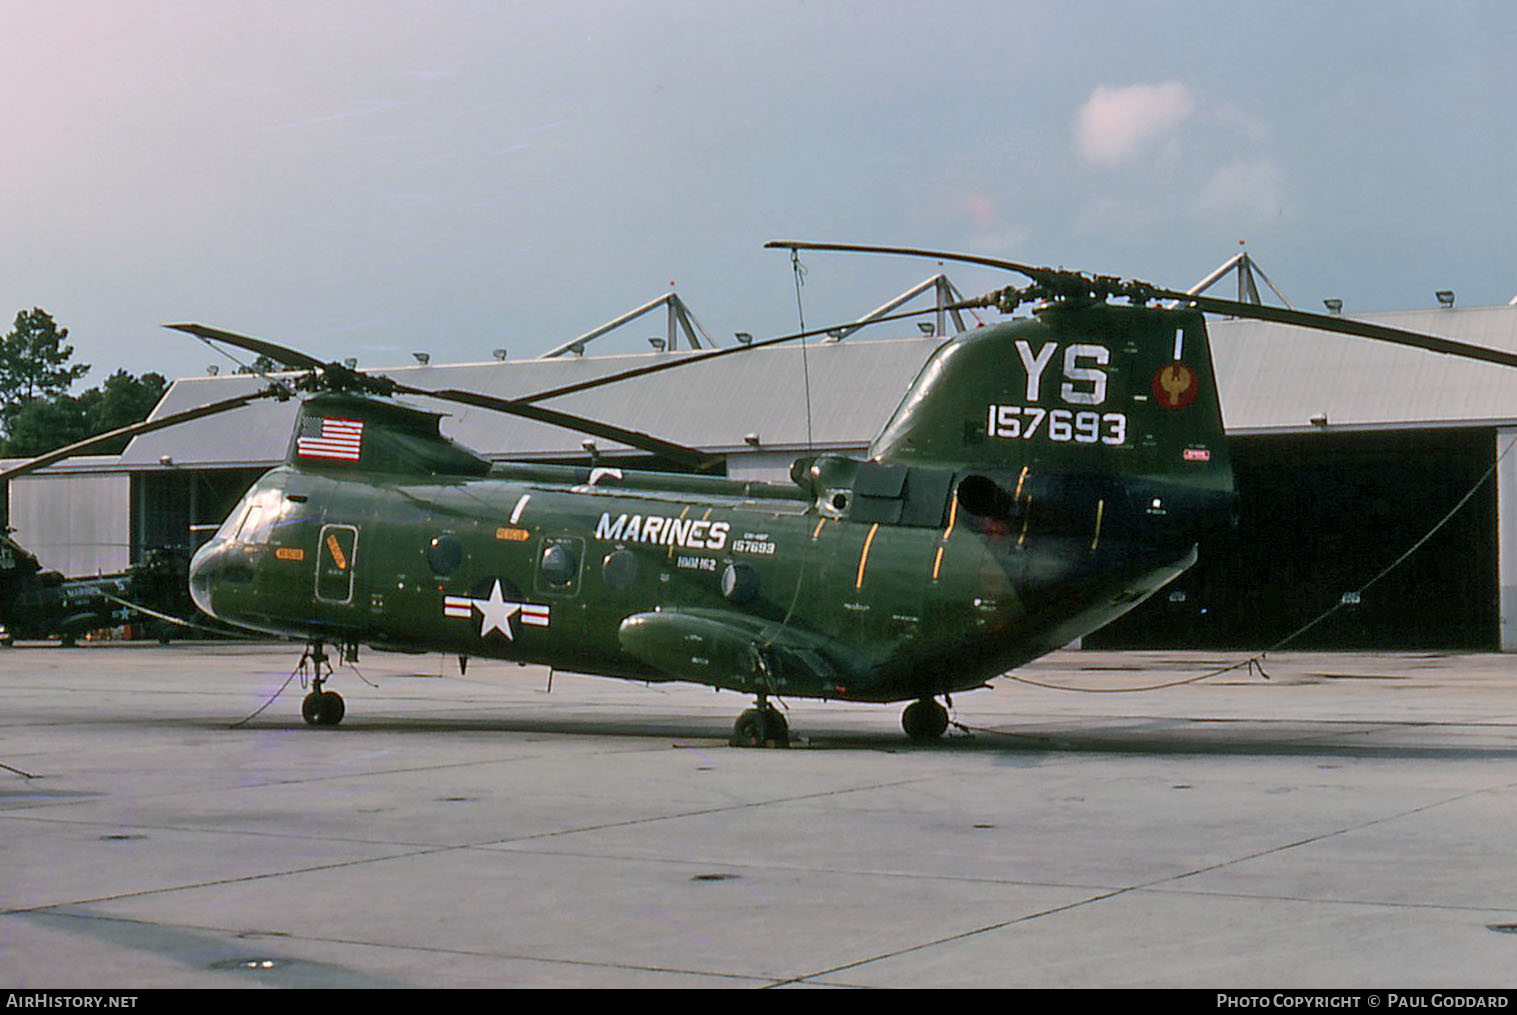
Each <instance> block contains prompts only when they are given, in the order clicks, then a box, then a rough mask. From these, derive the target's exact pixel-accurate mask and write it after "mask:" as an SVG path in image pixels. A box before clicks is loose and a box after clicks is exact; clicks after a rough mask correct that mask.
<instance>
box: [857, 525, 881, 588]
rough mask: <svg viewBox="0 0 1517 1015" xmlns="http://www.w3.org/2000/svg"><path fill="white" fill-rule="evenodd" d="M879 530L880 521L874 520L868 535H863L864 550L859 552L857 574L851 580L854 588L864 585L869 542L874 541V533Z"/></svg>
mask: <svg viewBox="0 0 1517 1015" xmlns="http://www.w3.org/2000/svg"><path fill="white" fill-rule="evenodd" d="M879 530H880V523H879V522H875V523H874V524H873V525H871V526H869V535H867V536H865V537H864V552H862V553H860V554H859V576H858V578H856V579H855V580H854V582H853V587H854V588H855V589H861V588H863V587H864V566H865V565H866V564H868V563H869V544H871V543H873V542H874V534H875V533H876V532H878V531H879Z"/></svg>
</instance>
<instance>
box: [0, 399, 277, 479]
mask: <svg viewBox="0 0 1517 1015" xmlns="http://www.w3.org/2000/svg"><path fill="white" fill-rule="evenodd" d="M270 396H271V392H270V390H269V389H267V388H265V389H263V390H261V391H255V392H253V393H251V394H247V395H237V396H235V397H233V398H224V399H222V400H221V401H219V402H211V403H209V404H206V405H202V406H198V407H197V408H194V409H186V410H185V411H183V412H175V413H171V414H170V415H167V416H163V417H161V418H159V419H152V420H145V421H143V422H141V423H133V424H132V425H130V426H123V427H118V428H117V429H115V430H111V431H109V432H108V433H102V434H96V435H95V436H93V437H88V438H86V439H84V440H82V441H77V442H75V443H73V444H70V445H69V446H68V447H64V448H59V449H58V450H56V451H49V452H48V453H47V454H45V455H41V456H39V457H37V458H33V459H30V460H28V461H25V462H22V463H21V464H20V465H13V466H11V467H10V468H9V469H5V470H3V471H0V483H3V482H5V481H6V480H8V479H15V478H16V477H17V476H24V475H26V474H27V473H28V472H35V471H36V470H37V469H42V468H46V467H47V466H49V465H52V464H53V463H54V462H61V461H63V459H65V458H72V457H73V456H74V455H79V454H83V453H84V452H86V451H88V450H90V449H91V448H95V447H99V446H100V445H102V444H107V443H109V442H111V441H114V440H118V439H120V438H122V437H135V436H136V435H137V434H141V433H150V432H152V431H154V430H162V429H164V428H166V427H171V426H177V425H178V424H180V423H188V422H189V421H190V420H192V419H201V418H203V417H205V416H214V415H216V414H217V413H219V412H227V411H229V410H231V409H240V408H242V407H243V406H244V405H247V404H248V403H249V402H254V401H257V400H258V399H260V398H268V397H270Z"/></svg>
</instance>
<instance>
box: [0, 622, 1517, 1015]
mask: <svg viewBox="0 0 1517 1015" xmlns="http://www.w3.org/2000/svg"><path fill="white" fill-rule="evenodd" d="M298 654H299V649H298V647H294V646H286V645H257V646H251V645H234V644H176V645H173V646H170V647H167V648H160V647H157V646H143V645H128V644H101V645H86V646H81V647H79V648H76V649H62V648H57V647H46V646H40V645H39V646H22V647H18V648H15V649H9V650H0V689H3V695H4V698H3V706H0V765H4V766H5V767H4V768H3V769H0V893H3V896H0V984H3V986H4V987H7V988H71V987H72V988H97V989H106V990H116V991H130V990H131V989H134V988H151V987H259V986H267V987H412V986H415V987H481V986H482V987H529V986H530V987H546V986H557V987H686V986H688V987H768V986H792V985H794V986H813V987H987V986H988V987H1204V988H1266V989H1278V988H1288V987H1294V988H1307V987H1319V988H1331V987H1339V988H1355V987H1364V988H1375V987H1378V988H1387V989H1391V988H1413V987H1429V988H1438V987H1496V988H1512V987H1514V986H1517V659H1513V658H1511V657H1503V656H1496V655H1487V656H1480V655H1452V656H1442V655H1392V656H1385V655H1327V654H1283V655H1280V656H1278V657H1271V658H1270V659H1269V660H1268V661H1267V662H1266V669H1267V671H1268V673H1269V676H1270V678H1271V679H1268V680H1266V679H1263V677H1261V676H1260V675H1259V674H1257V673H1250V672H1249V671H1247V670H1236V671H1233V672H1229V673H1226V674H1224V675H1221V676H1217V677H1212V678H1210V679H1204V680H1199V681H1198V682H1191V683H1183V684H1179V685H1177V686H1171V687H1168V688H1162V689H1154V690H1146V691H1141V692H1137V691H1135V692H1133V693H1119V692H1125V691H1127V690H1129V689H1133V688H1140V687H1152V686H1153V685H1159V684H1165V683H1170V682H1173V681H1183V680H1192V681H1195V680H1196V678H1200V677H1203V676H1205V675H1206V674H1208V673H1211V672H1213V671H1214V670H1215V669H1217V668H1218V667H1219V666H1221V665H1228V664H1231V663H1234V662H1237V661H1238V660H1239V659H1240V658H1241V657H1240V656H1237V655H1230V654H1223V653H1219V654H1214V655H1208V654H1192V653H1104V652H1078V651H1076V652H1062V653H1058V654H1055V655H1053V656H1051V657H1049V658H1047V659H1045V660H1042V661H1040V662H1039V663H1037V664H1035V665H1032V666H1029V667H1027V668H1026V669H1024V670H1022V671H1019V672H1018V676H1020V677H1024V678H1027V679H1029V680H1035V681H1039V682H1042V683H1046V684H1054V685H1060V686H1061V687H1074V688H1080V689H1083V691H1072V690H1055V689H1049V688H1044V687H1038V686H1033V685H1030V684H1027V683H1021V682H1018V681H1015V680H1012V679H1002V680H1000V681H997V682H996V684H995V685H994V687H993V688H991V689H987V690H982V691H977V692H974V693H970V694H964V695H961V696H959V697H958V698H957V699H956V700H955V703H954V704H955V705H956V710H955V713H954V715H955V719H956V720H957V722H958V723H959V724H961V726H959V727H957V728H954V729H953V730H951V731H950V735H949V736H947V737H946V738H944V740H943V741H942V742H941V743H938V744H933V745H928V746H916V745H912V744H909V743H908V742H907V741H906V740H905V738H904V736H903V735H902V733H901V730H900V713H901V706H899V705H892V706H865V705H844V704H828V703H817V702H808V701H793V702H788V705H789V712H788V715H789V720H790V725H791V729H792V731H793V733H794V735H795V737H796V739H797V744H796V746H795V747H794V748H792V749H790V750H740V749H734V748H730V747H728V746H727V743H726V741H727V737H728V735H729V733H730V730H731V726H732V722H733V720H734V719H735V718H736V716H737V715H738V713H739V712H741V711H742V710H743V709H744V708H746V707H747V705H748V701H747V699H746V698H744V697H742V696H739V695H736V694H731V693H724V694H715V693H713V692H712V691H710V690H709V689H703V688H698V687H690V686H684V685H662V686H651V687H650V686H644V685H641V684H629V683H624V682H621V681H614V680H606V679H603V678H590V677H579V676H574V675H570V674H563V673H559V674H556V675H554V676H553V679H552V687H551V693H550V691H549V687H548V683H549V681H548V673H547V672H546V671H545V670H543V669H540V668H535V667H518V666H515V665H508V664H502V663H488V662H483V661H478V660H476V661H474V662H473V663H472V664H471V665H470V666H469V668H468V672H467V675H466V676H461V675H460V674H459V672H458V667H457V664H456V662H455V661H454V660H452V659H444V658H441V657H438V656H396V655H385V654H380V653H366V654H365V655H364V658H363V659H362V660H361V662H360V663H359V665H358V670H359V671H361V673H362V676H363V678H364V679H360V678H359V676H358V675H356V674H354V673H353V672H352V671H346V670H345V671H341V672H340V673H339V676H338V678H337V679H336V680H335V681H334V682H333V684H332V686H333V687H334V688H335V689H336V690H339V691H340V692H341V693H342V694H343V695H344V697H345V698H346V699H347V705H348V718H347V719H346V720H345V721H344V723H343V724H342V725H341V726H340V727H337V728H335V729H313V728H308V727H306V726H305V725H304V724H303V723H302V721H301V719H300V716H299V705H300V697H301V694H302V692H301V691H300V689H299V687H298V683H299V682H298V680H297V681H294V682H292V683H291V684H290V686H288V687H287V688H286V689H285V690H284V692H283V694H282V695H281V696H280V697H279V698H278V699H277V700H276V701H274V703H273V704H272V705H269V706H268V707H267V708H266V709H264V710H263V711H262V712H261V713H259V714H258V715H256V716H255V717H254V718H251V719H249V720H248V721H246V722H242V723H239V720H242V719H244V717H246V716H249V715H250V714H251V713H254V712H255V711H256V710H257V709H259V708H260V706H262V705H264V704H265V702H266V701H267V700H268V699H269V698H270V697H271V696H273V695H275V693H276V692H278V691H279V689H280V687H281V685H282V684H283V683H284V682H285V680H286V679H287V677H288V676H289V674H290V672H291V669H292V667H293V665H294V662H295V660H296V657H297V656H298ZM365 681H367V683H366V682H365ZM370 684H372V685H373V686H370ZM1083 692H1098V693H1083Z"/></svg>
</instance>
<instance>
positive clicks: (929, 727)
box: [901, 698, 948, 743]
mask: <svg viewBox="0 0 1517 1015" xmlns="http://www.w3.org/2000/svg"><path fill="white" fill-rule="evenodd" d="M901 728H902V729H904V730H905V731H906V735H907V736H908V737H910V738H911V739H912V740H915V741H917V742H919V743H926V742H928V741H932V740H936V739H938V737H941V736H942V735H943V733H944V731H946V730H947V729H948V709H946V708H944V707H943V706H942V705H939V704H938V703H937V702H936V701H934V700H933V699H932V698H923V699H922V700H921V701H914V702H912V703H911V704H910V705H907V706H906V711H905V712H904V713H902V715H901Z"/></svg>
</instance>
